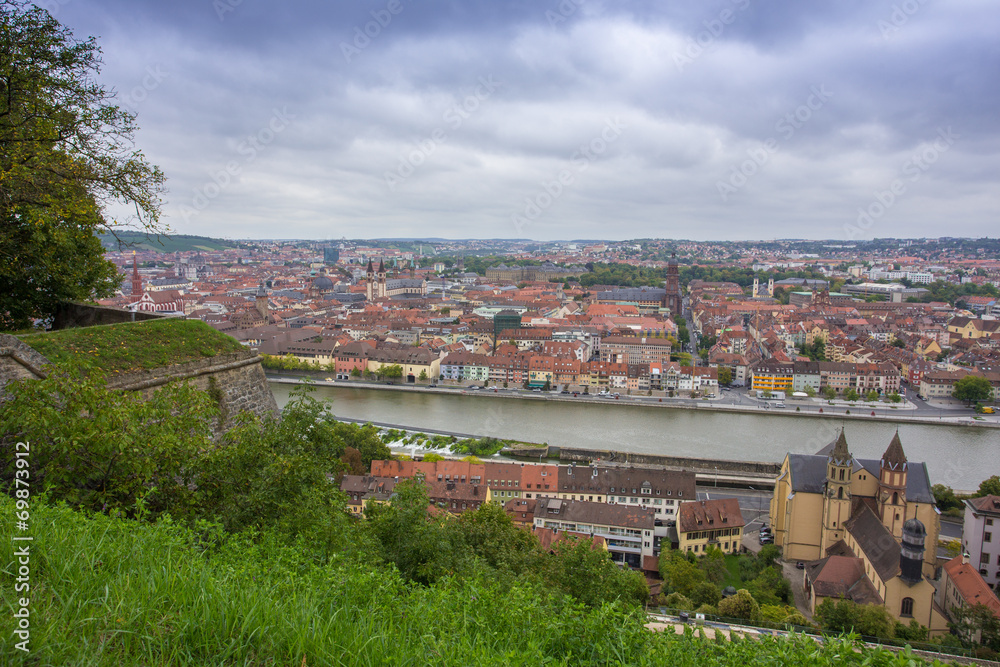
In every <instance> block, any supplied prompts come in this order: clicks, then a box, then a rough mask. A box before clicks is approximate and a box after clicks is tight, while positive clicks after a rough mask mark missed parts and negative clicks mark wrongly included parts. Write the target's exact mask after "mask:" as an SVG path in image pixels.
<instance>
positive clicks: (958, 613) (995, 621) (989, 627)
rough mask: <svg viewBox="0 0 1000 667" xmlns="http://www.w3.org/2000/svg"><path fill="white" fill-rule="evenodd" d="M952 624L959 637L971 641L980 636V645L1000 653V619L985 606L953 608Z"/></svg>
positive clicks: (975, 605)
mask: <svg viewBox="0 0 1000 667" xmlns="http://www.w3.org/2000/svg"><path fill="white" fill-rule="evenodd" d="M951 617H952V619H953V622H952V623H949V625H950V626H951V627H952V628H954V630H955V632H957V633H958V636H959V637H962V638H963V639H965V640H966V641H971V640H972V639H973V638H974V637H976V636H979V643H980V644H982V645H983V646H986V647H988V648H990V649H992V650H994V651H1000V617H997V615H996V613H995V612H994V611H993V610H992V609H990V608H989V607H987V606H986V605H984V604H981V603H980V604H974V605H970V606H967V607H952V608H951Z"/></svg>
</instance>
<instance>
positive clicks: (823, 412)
mask: <svg viewBox="0 0 1000 667" xmlns="http://www.w3.org/2000/svg"><path fill="white" fill-rule="evenodd" d="M267 379H268V380H269V381H270V382H274V383H277V384H291V385H296V384H305V383H309V384H314V385H316V386H320V387H337V388H341V389H343V388H358V389H371V390H379V391H402V392H417V393H422V394H428V393H429V394H440V395H447V396H463V397H470V398H480V399H488V398H494V399H496V398H499V399H506V400H520V401H553V402H559V403H572V404H580V403H593V404H600V405H627V406H632V407H644V408H650V409H655V408H661V409H668V410H686V411H693V412H721V413H733V414H746V415H761V414H766V415H767V416H778V417H812V418H819V419H827V420H829V419H836V420H838V421H845V420H850V421H860V422H874V421H879V422H892V423H898V424H921V425H928V426H933V425H940V426H977V427H983V428H1000V415H994V416H992V417H990V418H985V417H981V416H980V418H978V419H977V418H975V417H972V416H968V415H965V416H954V415H948V416H920V415H913V414H901V413H900V412H898V411H897V410H896V409H893V408H892V407H887V406H886V407H883V406H878V407H875V406H871V405H865V404H863V403H862V404H858V405H856V406H854V407H853V408H852V407H850V406H844V405H834V406H829V405H825V404H824V405H806V404H802V405H791V406H788V407H785V408H776V407H768V408H764V407H761V405H772V404H771V403H763V404H761V405H758V406H745V405H731V404H726V403H724V402H723V400H724V398H722V397H720V398H715V399H689V398H651V397H645V396H619V397H618V398H613V397H611V398H609V397H600V396H596V395H588V394H580V395H578V396H572V395H565V394H558V393H555V392H536V391H527V390H519V389H500V388H498V387H493V388H484V389H479V390H472V389H469V388H463V387H443V386H434V385H407V384H395V383H385V382H382V383H378V382H364V381H355V380H349V381H344V380H337V381H333V380H325V379H322V378H316V377H310V376H308V375H302V374H296V375H291V374H281V375H278V374H274V373H268V374H267ZM797 408H798V409H797ZM802 408H805V409H802Z"/></svg>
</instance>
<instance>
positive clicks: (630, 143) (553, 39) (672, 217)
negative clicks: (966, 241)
mask: <svg viewBox="0 0 1000 667" xmlns="http://www.w3.org/2000/svg"><path fill="white" fill-rule="evenodd" d="M40 4H41V5H42V6H44V7H46V8H47V9H49V10H50V11H51V12H52V13H53V14H54V15H55V16H56V17H57V18H58V19H59V20H60V21H62V22H63V23H64V24H66V25H67V26H69V27H71V28H72V29H73V30H74V32H75V33H76V34H77V36H79V37H84V36H89V35H94V36H96V37H98V38H99V43H100V44H101V46H102V48H103V50H104V61H105V66H104V69H103V72H102V75H101V80H102V82H104V83H106V84H107V85H109V86H112V87H114V88H115V89H116V90H117V91H118V92H119V96H120V99H121V103H122V104H123V105H125V106H127V107H128V108H130V109H132V110H134V111H135V112H136V113H137V114H138V121H139V126H140V127H141V130H140V131H139V133H138V134H137V140H138V144H139V147H140V148H141V149H142V150H143V151H144V152H145V153H146V155H147V156H148V157H149V159H150V160H151V161H152V162H154V163H155V164H158V165H159V166H160V167H161V168H162V169H163V170H164V172H165V173H166V174H167V177H168V179H169V182H168V188H169V193H168V201H167V202H166V204H165V206H164V215H163V220H164V222H166V223H167V224H168V225H169V226H170V228H171V229H172V230H173V231H175V232H177V233H189V234H202V235H211V236H220V237H227V238H317V239H339V238H341V237H347V238H371V237H392V236H441V237H449V238H533V239H543V240H548V239H571V238H607V239H627V238H638V237H662V238H693V239H756V238H831V239H844V240H850V239H856V238H871V237H875V236H898V237H917V236H942V235H953V236H958V235H961V236H984V235H992V236H996V234H997V229H1000V224H998V222H1000V220H998V211H1000V185H998V178H1000V113H997V109H998V108H1000V104H998V101H1000V99H998V98H1000V39H998V37H997V36H998V35H1000V12H997V11H996V5H995V3H993V2H990V1H989V0H950V1H948V2H943V1H940V0H934V1H931V0H841V1H838V2H835V3H811V2H808V3H807V2H793V1H789V2H774V1H771V2H761V1H760V0H707V1H701V2H654V1H653V0H646V1H635V2H628V1H619V2H601V1H599V0H562V1H561V2H559V1H558V0H532V1H528V0H526V1H524V2H518V1H505V0H468V1H460V0H454V1H452V2H443V1H434V0H351V1H350V2H340V1H334V2H330V1H321V0H290V1H289V2H285V3H280V4H279V3H274V2H270V3H265V2H262V1H261V0H214V1H213V0H174V1H172V2H136V1H135V0H128V1H126V0H86V1H85V0H40Z"/></svg>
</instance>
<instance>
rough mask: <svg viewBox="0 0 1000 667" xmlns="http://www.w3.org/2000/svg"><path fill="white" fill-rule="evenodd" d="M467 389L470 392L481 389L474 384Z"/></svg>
mask: <svg viewBox="0 0 1000 667" xmlns="http://www.w3.org/2000/svg"><path fill="white" fill-rule="evenodd" d="M469 389H470V390H472V391H478V390H479V389H481V387H480V386H479V385H478V384H474V385H472V386H471V387H469Z"/></svg>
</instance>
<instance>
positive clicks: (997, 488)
mask: <svg viewBox="0 0 1000 667" xmlns="http://www.w3.org/2000/svg"><path fill="white" fill-rule="evenodd" d="M982 496H1000V476H998V475H993V476H992V477H989V478H988V479H984V480H983V481H982V482H981V483H980V484H979V490H978V491H977V492H976V497H977V498H979V497H982Z"/></svg>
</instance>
